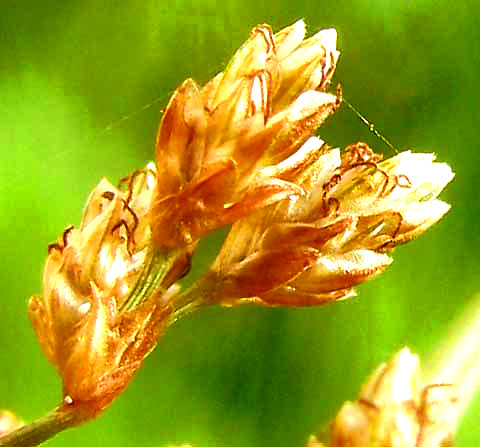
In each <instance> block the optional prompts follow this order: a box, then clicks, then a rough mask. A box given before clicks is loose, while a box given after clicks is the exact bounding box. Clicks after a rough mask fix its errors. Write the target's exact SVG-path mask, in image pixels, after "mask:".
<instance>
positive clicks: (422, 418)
mask: <svg viewBox="0 0 480 447" xmlns="http://www.w3.org/2000/svg"><path fill="white" fill-rule="evenodd" d="M451 386H453V384H451V383H434V384H431V385H427V386H425V387H424V388H423V389H422V393H421V396H420V403H419V405H418V406H417V405H416V404H415V402H414V401H413V400H409V401H406V402H405V404H406V405H408V406H409V407H411V408H413V409H414V411H415V413H416V414H417V420H418V424H419V430H418V435H417V439H416V441H415V445H414V446H412V447H424V444H423V437H424V432H425V427H426V425H427V424H428V423H430V422H431V421H430V420H429V419H428V404H429V402H428V394H429V393H430V391H431V390H432V389H433V388H441V387H442V388H443V387H451ZM457 400H458V399H457V398H455V397H454V398H452V399H451V401H450V403H455V402H457ZM357 403H359V404H360V405H363V406H365V407H367V408H368V409H371V410H374V411H376V412H379V411H380V407H379V406H378V405H377V404H376V403H375V402H372V401H370V400H368V399H365V398H363V397H362V398H360V399H358V400H357ZM447 442H448V441H447ZM450 445H453V444H446V445H445V447H447V446H450ZM442 446H443V444H442Z"/></svg>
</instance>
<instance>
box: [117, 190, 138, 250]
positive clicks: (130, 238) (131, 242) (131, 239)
mask: <svg viewBox="0 0 480 447" xmlns="http://www.w3.org/2000/svg"><path fill="white" fill-rule="evenodd" d="M122 202H123V209H124V210H126V211H128V212H129V213H130V215H131V216H132V218H133V225H132V226H131V228H130V226H129V225H128V223H127V221H126V220H125V219H121V220H120V221H119V222H117V223H116V224H115V225H114V226H113V228H112V234H113V233H114V232H115V231H116V230H118V229H119V228H121V227H123V228H124V229H125V232H126V233H127V251H128V254H129V255H130V256H132V252H133V250H135V246H136V244H135V230H136V229H137V227H138V224H139V219H138V216H137V215H136V214H135V212H134V211H133V210H132V209H131V208H130V206H128V202H127V200H124V199H122Z"/></svg>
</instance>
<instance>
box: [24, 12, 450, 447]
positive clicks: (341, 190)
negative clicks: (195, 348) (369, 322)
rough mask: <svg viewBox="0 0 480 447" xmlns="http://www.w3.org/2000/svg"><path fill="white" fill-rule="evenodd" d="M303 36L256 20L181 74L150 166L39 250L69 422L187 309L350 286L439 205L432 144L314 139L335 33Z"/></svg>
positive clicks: (330, 106)
mask: <svg viewBox="0 0 480 447" xmlns="http://www.w3.org/2000/svg"><path fill="white" fill-rule="evenodd" d="M304 35H305V25H304V23H303V22H302V21H299V22H297V23H295V24H294V25H292V26H290V27H288V28H285V29H283V30H282V31H280V32H279V33H277V34H273V33H272V31H271V29H270V27H268V26H266V25H262V26H259V27H257V28H255V29H254V30H253V31H252V34H251V37H250V39H249V40H248V41H247V42H246V43H245V44H244V45H243V47H242V48H241V49H240V50H239V51H238V52H237V53H236V54H235V56H234V57H233V59H232V60H231V62H230V63H229V64H228V66H227V67H226V69H225V71H223V72H222V73H219V74H218V75H217V76H215V77H214V78H213V79H212V80H211V81H210V82H208V83H207V84H206V85H205V86H204V87H200V86H198V85H197V84H196V83H195V82H194V81H193V80H190V79H189V80H187V81H185V82H184V83H183V84H182V85H181V87H179V88H178V89H177V91H176V92H175V93H174V95H173V97H172V98H171V99H170V102H169V104H168V106H167V108H166V110H165V113H164V115H163V119H162V122H161V125H160V130H159V132H158V137H157V143H156V158H155V163H150V164H148V165H147V166H146V168H145V169H143V170H139V171H137V172H134V173H133V174H132V175H130V176H129V177H128V178H126V179H124V180H123V181H122V182H121V184H120V185H119V186H118V187H115V186H113V185H112V184H110V183H109V182H108V181H107V180H102V181H101V182H100V183H99V185H98V186H97V187H96V188H95V190H94V191H93V193H92V194H91V196H90V198H89V201H88V204H87V207H86V210H85V213H84V216H83V220H82V223H81V225H80V226H79V227H78V228H69V229H67V230H66V231H65V232H64V233H63V235H62V237H61V238H60V239H59V241H58V242H57V243H55V244H52V245H51V246H50V247H49V256H48V259H47V263H46V267H45V274H44V294H43V298H33V299H32V300H31V302H30V316H31V318H32V321H33V324H34V327H35V329H36V331H37V334H38V337H39V339H40V341H41V344H42V346H43V348H44V350H45V352H46V355H47V356H48V358H49V360H50V361H51V362H52V363H53V364H54V365H55V366H56V368H57V370H58V372H59V374H60V375H61V377H62V379H63V385H64V397H65V399H64V402H65V403H64V406H65V408H68V409H71V410H72V411H75V412H76V413H77V414H78V420H79V421H81V420H86V419H89V418H92V417H95V416H96V415H97V414H98V413H99V412H101V411H102V410H103V409H104V408H105V407H106V406H108V405H109V404H110V403H111V401H112V400H113V399H114V398H115V397H116V396H118V395H119V393H120V392H121V391H122V390H123V389H124V388H125V387H126V386H127V385H128V383H129V382H130V380H131V379H132V377H133V376H134V374H135V372H136V371H137V370H138V368H139V367H140V366H141V364H142V362H143V360H144V359H145V357H146V356H147V355H148V354H149V353H150V352H151V351H152V350H153V349H154V347H155V345H156V343H157V341H158V339H159V337H160V336H161V334H162V333H163V332H164V331H165V330H166V328H167V327H168V326H169V324H171V323H172V322H173V321H175V320H176V319H178V318H179V317H180V316H181V315H182V314H183V313H185V312H186V311H187V310H188V311H191V310H192V309H194V308H196V307H199V306H206V305H213V304H221V305H225V306H233V305H237V304H241V303H258V304H262V305H268V306H316V305H322V304H326V303H330V302H334V301H337V300H341V299H345V298H348V297H352V296H353V295H354V289H353V287H354V286H356V285H358V284H360V283H362V282H364V281H366V280H369V279H371V278H374V277H376V276H378V275H379V274H381V273H382V272H383V271H385V269H386V268H387V267H388V266H389V264H390V263H391V257H390V253H391V251H392V249H393V248H394V247H395V246H397V245H400V244H403V243H405V242H407V241H409V240H411V239H413V238H415V237H417V236H418V235H420V234H421V233H422V232H423V231H425V230H426V229H427V228H428V227H430V226H431V225H432V224H433V223H435V222H436V221H437V220H439V219H440V218H441V217H442V216H443V215H444V214H445V212H446V211H447V210H448V208H449V206H448V205H447V204H445V203H444V202H441V201H439V200H437V199H436V197H437V195H438V194H439V193H440V191H441V190H442V189H443V187H444V186H445V185H446V184H447V183H448V182H449V181H450V180H451V179H452V176H453V174H452V172H451V170H450V168H449V167H448V165H446V164H442V163H436V162H434V156H433V155H430V154H415V153H411V152H403V153H400V154H398V155H396V156H394V157H393V158H390V159H387V160H382V157H381V156H380V155H378V154H376V153H374V152H373V151H372V150H371V149H370V148H369V147H368V146H366V145H365V144H363V143H357V144H353V145H352V146H350V147H348V148H346V149H345V150H343V151H341V150H340V149H332V148H331V147H329V146H328V145H327V144H325V143H324V142H323V141H322V140H320V139H319V138H317V137H315V136H313V134H314V132H316V130H317V129H318V128H319V126H321V124H322V123H323V122H324V121H325V120H326V119H327V118H328V117H329V116H330V115H331V114H333V113H334V112H335V111H336V110H337V109H338V107H339V106H340V105H341V102H342V98H341V94H340V93H338V92H337V93H328V92H327V89H328V88H329V85H330V82H331V78H332V75H333V73H334V71H335V67H336V63H337V59H338V56H339V53H338V51H337V50H336V33H335V31H334V30H325V31H320V32H319V33H318V34H316V35H314V36H313V37H310V38H309V39H306V40H305V39H304ZM227 225H231V229H230V231H229V234H228V236H227V238H226V241H225V243H224V245H223V248H222V249H221V251H220V253H219V254H218V257H217V259H216V260H215V261H214V263H213V265H212V266H211V267H210V269H209V271H208V272H207V273H206V274H205V275H204V277H203V278H201V279H200V280H199V281H198V282H197V283H195V284H194V285H193V286H192V288H191V289H189V290H187V291H182V290H181V288H180V287H179V286H178V284H177V281H178V280H179V279H180V278H181V277H182V276H184V275H185V274H187V273H188V270H189V267H190V264H191V262H192V258H193V256H194V252H195V248H196V245H197V242H198V241H199V240H200V239H201V238H202V237H204V236H205V235H207V234H208V233H210V232H212V231H214V230H216V229H218V228H221V227H225V226H227ZM367 394H368V393H367ZM374 394H375V393H374ZM367 399H368V401H369V402H372V405H375V406H382V405H383V404H382V403H381V402H380V403H379V402H378V401H377V400H376V397H375V396H373V397H371V395H370V394H368V397H367ZM365 401H366V400H365ZM357 407H358V408H357ZM346 411H355V412H357V413H358V414H359V415H360V413H361V416H360V417H361V418H363V419H365V418H367V419H368V418H370V416H369V414H370V413H369V412H371V413H372V414H375V411H376V410H374V409H371V408H369V406H368V405H364V406H363V407H362V405H360V404H358V405H357V406H356V407H355V409H348V408H347V409H344V410H342V414H344V413H345V412H346ZM392 411H396V410H392ZM399 411H400V410H399ZM402 411H403V410H402ZM409 411H410V410H409ZM340 417H341V416H340ZM373 417H375V416H373ZM363 419H362V420H363ZM335 445H338V446H339V445H353V444H347V443H343V444H342V443H339V442H337V444H335ZM355 445H356V444H355ZM359 445H364V444H359ZM382 445H383V444H382ZM392 445H397V444H392ZM422 445H423V444H422Z"/></svg>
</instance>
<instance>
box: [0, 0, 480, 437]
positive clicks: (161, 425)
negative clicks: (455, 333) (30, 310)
mask: <svg viewBox="0 0 480 447" xmlns="http://www.w3.org/2000/svg"><path fill="white" fill-rule="evenodd" d="M479 17H480V3H479V2H477V1H474V0H471V1H464V0H456V1H454V2H452V1H449V0H436V1H433V0H417V1H415V2H414V1H381V0H356V1H337V2H331V1H328V2H327V1H322V0H319V1H309V0H297V1H292V0H277V1H275V2H273V1H266V2H264V1H262V0H235V1H224V2H221V1H220V0H216V1H215V0H199V1H194V0H176V1H175V0H143V1H132V0H125V1H98V0H95V1H94V0H82V1H79V0H78V1H65V0H63V1H60V0H58V1H48V0H45V1H41V2H39V1H36V0H32V1H21V0H19V1H9V0H3V1H2V2H1V5H0V151H1V162H0V216H1V219H0V234H1V241H2V242H1V249H2V251H1V253H2V257H3V262H2V267H1V269H0V284H1V287H2V297H1V301H0V312H1V320H0V321H1V323H0V342H1V349H0V407H6V408H9V409H11V410H13V411H15V412H17V413H18V414H19V415H21V416H22V417H24V418H25V419H27V420H32V419H33V418H36V417H38V416H40V415H42V414H44V413H45V412H46V411H47V410H49V409H51V408H53V407H54V406H55V405H56V404H57V403H58V402H59V400H60V398H61V386H60V381H59V379H58V377H57V376H56V373H55V371H54V368H53V367H52V366H51V365H50V364H48V363H47V361H46V359H45V357H44V356H43V354H42V352H41V350H40V346H39V344H38V342H37V340H36V338H35V335H34V333H33V330H32V328H31V325H30V322H29V320H28V318H27V313H26V308H27V299H28V297H29V296H30V295H32V294H40V293H41V284H42V268H43V263H44V260H45V256H46V252H47V244H48V243H51V242H53V241H54V240H55V239H56V238H57V236H58V235H59V234H61V232H62V231H63V229H64V228H65V227H66V226H67V225H68V224H78V223H79V220H80V216H81V212H82V208H83V205H84V203H85V200H86V198H87V195H88V194H89V192H90V190H91V189H92V188H93V187H94V185H95V184H96V183H97V182H98V181H99V179H100V178H101V177H102V176H106V177H108V178H109V179H110V180H112V181H113V182H116V181H117V180H118V179H119V178H121V177H123V176H125V175H127V174H128V173H130V172H131V171H133V170H135V169H137V168H140V167H142V166H144V164H145V163H146V161H148V160H151V159H152V157H153V145H154V138H155V133H156V130H157V127H158V123H159V120H160V118H161V108H162V107H164V106H165V104H166V102H167V100H168V97H169V95H170V94H171V93H172V92H173V91H174V89H175V87H176V86H177V85H179V84H180V83H181V82H182V80H183V79H184V78H186V77H189V76H192V77H194V78H195V79H197V80H198V81H199V82H200V83H204V82H206V80H208V79H209V78H210V77H211V76H213V75H214V74H215V73H217V72H218V71H220V70H221V69H223V67H224V66H225V64H226V62H227V61H228V59H229V57H230V56H231V55H232V54H233V52H234V50H235V49H236V48H237V47H238V46H239V45H240V44H241V43H242V42H243V41H244V40H245V39H246V38H247V37H248V36H249V32H250V29H251V28H252V27H253V26H255V25H257V24H259V23H264V22H266V23H270V24H271V25H272V26H273V27H274V30H278V29H280V28H281V27H283V26H286V25H289V24H290V23H292V22H294V21H296V20H297V19H299V18H304V19H305V20H306V22H307V24H308V25H309V31H310V32H311V33H313V32H315V31H317V30H319V29H322V28H327V27H335V28H336V29H337V31H338V33H339V43H338V46H339V49H340V51H341V56H340V60H339V64H338V69H337V74H336V76H335V78H334V84H336V83H338V82H341V83H342V84H343V86H344V91H345V95H346V97H347V98H348V99H349V100H350V101H351V102H352V103H353V104H354V105H355V106H356V107H357V108H358V109H359V110H360V111H361V112H362V113H363V114H364V115H366V116H367V117H368V118H369V120H371V121H372V122H373V123H374V124H375V125H376V127H377V128H378V129H379V130H380V131H381V132H382V133H383V134H384V135H385V136H386V137H387V138H388V139H389V140H390V141H391V142H392V143H393V144H394V145H395V146H396V147H398V148H400V149H410V148H411V149H415V150H417V151H430V152H431V151H434V152H436V153H437V155H438V158H439V159H440V160H442V161H446V162H448V163H449V164H451V166H452V167H453V169H454V171H455V172H456V178H455V180H454V182H453V183H452V184H451V185H450V186H449V187H448V188H447V190H446V191H445V192H444V193H443V194H442V198H443V199H444V200H446V201H448V202H449V203H451V204H453V209H452V211H451V212H450V213H449V215H448V216H447V217H446V218H445V219H444V220H443V221H442V222H441V223H440V224H438V225H437V226H436V227H435V228H434V229H432V230H431V231H429V232H428V233H427V234H425V235H424V236H423V237H422V238H420V239H419V240H418V241H416V242H414V243H412V244H410V245H408V246H407V247H402V248H400V249H399V250H398V251H397V252H396V256H395V262H394V264H393V265H392V267H391V268H390V270H389V271H388V272H387V273H386V274H385V275H384V276H383V277H382V278H380V279H378V280H376V281H373V282H372V283H369V284H367V285H365V286H363V287H361V288H360V290H359V296H358V298H356V299H354V300H352V301H350V302H345V303H339V304H336V305H334V306H330V307H327V308H319V309H303V310H288V309H287V310H268V309H257V308H241V309H211V310H209V311H207V312H203V313H199V314H197V315H193V316H191V317H189V318H188V319H185V320H182V321H180V322H179V323H178V324H177V325H176V326H175V327H173V328H172V329H171V330H170V331H169V332H168V333H167V335H166V336H165V338H164V339H163V341H162V342H161V343H160V345H159V347H158V348H157V350H156V351H155V352H154V353H153V355H152V356H151V357H150V358H149V359H148V361H147V362H146V365H145V367H144V368H143V369H142V370H141V372H140V374H139V375H138V377H137V379H136V380H135V381H134V383H133V384H132V385H131V386H130V388H129V389H128V390H127V392H126V393H125V394H124V395H123V396H122V397H121V398H120V399H119V400H118V401H117V402H116V404H115V405H113V406H112V408H111V409H109V410H108V411H107V412H106V413H105V414H104V415H103V416H102V417H101V418H100V419H98V420H97V421H95V422H93V423H90V424H88V425H87V426H85V427H83V428H79V429H75V430H72V431H71V432H67V433H64V434H61V435H59V436H58V437H57V438H54V439H53V440H51V441H49V442H48V445H51V446H62V445H65V446H66V445H68V446H72V447H74V446H85V445H89V446H97V445H98V446H100V445H114V446H117V447H121V446H131V445H136V446H145V447H147V446H166V445H168V444H169V443H182V442H191V443H192V444H193V445H194V446H198V447H220V446H231V447H246V446H262V447H273V446H275V447H283V446H288V447H300V446H304V445H305V442H306V439H307V437H308V435H309V434H310V433H312V432H316V431H318V430H322V429H325V428H326V427H327V425H326V424H327V423H328V421H329V420H330V418H331V417H332V416H333V415H334V414H335V412H336V411H337V409H338V408H339V406H340V405H341V403H342V402H343V401H344V400H346V399H351V398H354V397H355V396H356V394H357V392H358V390H359V387H360V385H361V383H362V382H363V381H364V380H365V378H366V376H367V375H368V374H369V373H370V372H371V371H372V370H373V369H374V368H375V367H376V366H377V365H378V364H379V363H380V362H382V361H385V360H387V359H388V358H389V357H390V356H391V355H392V354H393V353H394V352H395V351H397V350H398V349H399V348H401V347H403V346H404V345H408V346H410V347H411V348H412V349H414V350H415V351H417V352H418V353H420V354H421V355H422V356H424V358H426V357H428V355H429V353H431V352H432V351H433V350H434V349H435V346H436V344H437V343H438V342H439V340H442V336H443V335H444V334H445V331H446V328H447V327H448V324H449V322H450V321H452V319H454V318H455V317H456V316H457V315H460V314H461V312H462V309H463V308H464V306H465V304H466V303H467V302H468V300H469V299H470V298H471V297H472V295H473V294H474V292H476V291H477V290H478V289H479V281H478V278H479V273H480V272H479V266H478V262H477V255H476V254H475V253H478V252H479V249H480V231H479V225H478V218H479V212H480V204H479V199H478V197H479V191H478V190H477V188H478V187H479V186H480V182H479V170H480V164H479V161H480V155H479V154H480V150H479V149H480V144H479V142H478V141H479V136H478V131H479V127H480V126H479V124H478V117H479V104H480V95H479V91H480V90H479V87H478V80H479V78H480V48H479V47H480V20H479ZM147 105H150V107H146V106H147ZM320 135H321V137H322V138H324V139H326V140H327V141H328V142H329V143H331V144H332V145H339V146H345V145H347V144H349V143H352V142H356V141H359V140H363V141H366V142H368V143H369V144H370V145H371V146H372V147H374V148H376V149H377V150H378V151H384V152H385V153H386V155H391V152H390V150H389V148H388V147H386V146H385V145H384V144H383V143H382V142H381V141H380V140H379V139H378V138H376V137H375V136H374V135H373V134H371V133H370V132H369V131H368V129H367V128H366V126H364V125H363V124H362V123H361V122H360V121H359V119H358V118H357V117H355V116H354V115H353V113H352V112H350V111H349V110H348V109H346V108H344V109H343V110H341V111H340V112H339V113H338V114H337V115H336V116H335V117H334V118H333V119H332V120H331V121H330V122H329V123H328V125H327V126H326V127H325V128H323V129H320ZM219 240H220V239H219V237H212V238H210V239H209V240H208V241H207V242H206V243H204V244H203V245H202V249H201V253H200V255H199V256H198V257H197V259H196V268H197V269H202V268H205V266H206V263H207V262H208V260H211V259H212V257H213V256H214V253H215V252H216V250H217V249H218V246H219V243H220V242H219ZM194 273H195V272H194ZM479 337H480V334H479ZM479 416H480V401H479V400H477V401H476V403H474V405H472V406H471V407H470V409H469V411H468V413H467V414H466V416H465V418H464V420H463V422H462V425H461V427H460V430H459V435H458V445H459V446H464V447H468V446H477V445H478V443H479V442H480V428H479V427H480V426H479V424H478V417H479Z"/></svg>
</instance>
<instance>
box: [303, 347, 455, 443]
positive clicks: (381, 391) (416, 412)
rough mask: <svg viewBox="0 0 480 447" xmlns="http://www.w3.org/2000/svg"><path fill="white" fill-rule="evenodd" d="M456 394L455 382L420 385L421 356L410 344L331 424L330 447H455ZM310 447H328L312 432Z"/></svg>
mask: <svg viewBox="0 0 480 447" xmlns="http://www.w3.org/2000/svg"><path fill="white" fill-rule="evenodd" d="M457 406H458V393H457V389H456V387H455V386H454V385H453V384H451V383H434V384H427V385H425V384H422V381H421V378H420V370H419V359H418V356H417V355H415V354H412V353H411V352H410V351H409V350H408V349H407V348H405V349H403V350H401V351H400V352H399V353H398V354H396V355H395V357H394V358H393V359H392V360H391V361H390V362H389V363H386V364H382V365H380V366H379V367H378V368H377V370H376V371H375V372H374V373H373V374H372V376H371V377H370V378H369V379H368V381H367V382H366V384H365V385H364V386H363V388H362V390H361V391H360V395H359V397H358V399H357V400H356V401H355V402H346V403H345V404H344V405H343V406H342V408H341V409H340V411H339V413H338V414H337V416H336V418H335V420H334V421H333V423H332V426H331V433H330V440H329V442H328V446H330V447H383V446H386V447H387V446H388V447H451V446H453V436H454V433H455V428H456V423H457ZM307 447H325V444H323V443H321V442H320V441H319V439H318V438H317V437H316V436H312V437H311V438H310V440H309V442H308V446H307Z"/></svg>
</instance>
